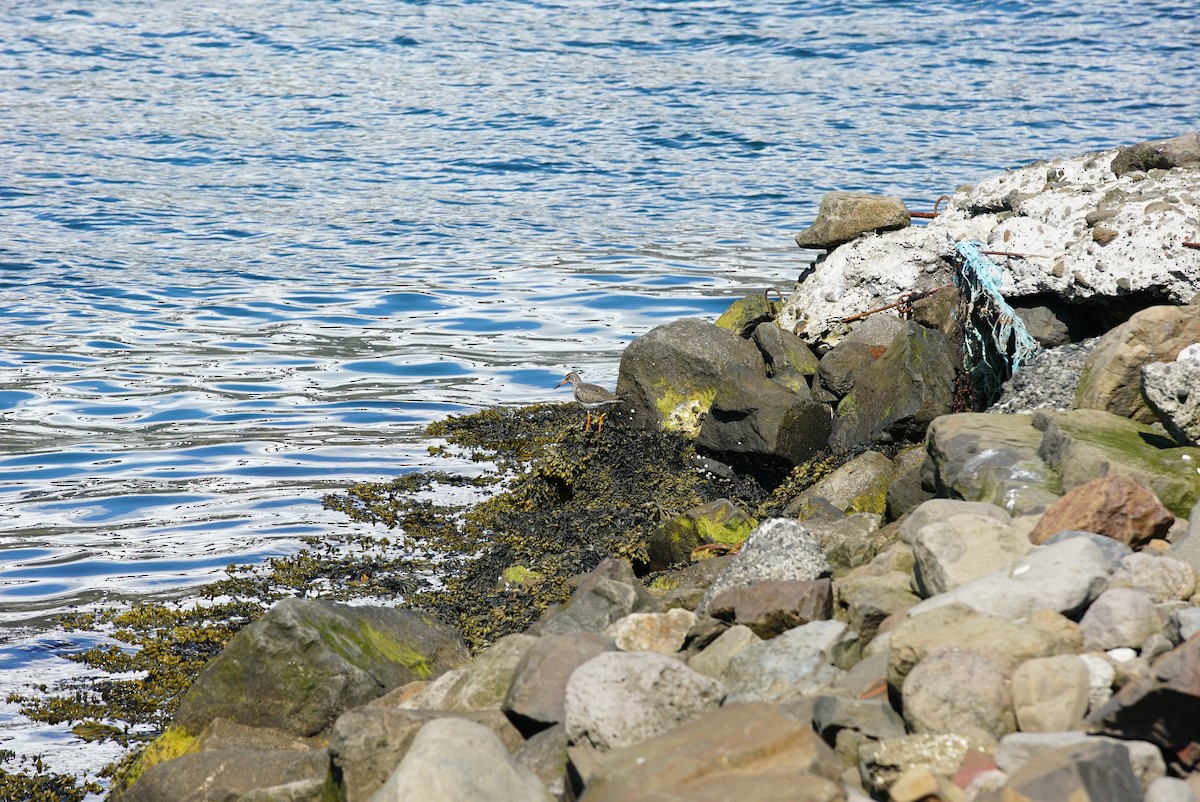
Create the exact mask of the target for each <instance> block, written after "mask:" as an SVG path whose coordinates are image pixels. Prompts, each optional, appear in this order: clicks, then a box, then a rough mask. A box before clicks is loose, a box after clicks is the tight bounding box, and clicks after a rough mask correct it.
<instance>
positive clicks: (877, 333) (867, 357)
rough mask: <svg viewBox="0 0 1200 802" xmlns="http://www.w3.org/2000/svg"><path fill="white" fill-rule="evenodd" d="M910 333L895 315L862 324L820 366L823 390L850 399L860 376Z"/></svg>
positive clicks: (868, 319) (825, 357)
mask: <svg viewBox="0 0 1200 802" xmlns="http://www.w3.org/2000/svg"><path fill="white" fill-rule="evenodd" d="M907 330H908V326H907V325H906V324H905V322H904V321H903V320H901V319H900V318H898V317H895V316H893V315H874V316H872V317H868V318H865V319H863V320H861V321H859V322H858V323H857V324H856V326H855V328H854V329H852V330H851V331H850V333H849V334H847V335H846V336H845V337H842V338H841V339H840V340H838V342H837V343H836V344H835V345H834V346H833V347H832V348H830V349H829V350H828V351H827V352H826V353H825V355H824V356H823V357H821V361H820V363H819V364H818V366H817V376H818V378H819V379H820V381H821V387H822V388H824V389H825V390H827V391H828V392H830V393H832V394H833V395H834V396H836V397H837V398H841V397H842V396H844V395H846V394H847V393H849V392H850V391H851V390H853V389H854V383H855V381H857V378H858V374H859V373H860V372H862V371H863V370H865V369H866V367H867V366H868V365H870V364H871V363H872V362H874V361H875V360H876V359H878V358H879V357H881V356H883V352H884V351H886V350H887V347H888V345H889V344H891V342H892V341H893V340H895V339H896V337H897V336H898V335H900V334H902V333H904V332H905V331H907Z"/></svg>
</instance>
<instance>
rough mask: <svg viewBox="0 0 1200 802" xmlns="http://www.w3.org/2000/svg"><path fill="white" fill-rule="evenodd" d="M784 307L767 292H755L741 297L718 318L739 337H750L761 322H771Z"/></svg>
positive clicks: (718, 321)
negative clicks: (768, 296) (769, 297)
mask: <svg viewBox="0 0 1200 802" xmlns="http://www.w3.org/2000/svg"><path fill="white" fill-rule="evenodd" d="M782 308H783V303H782V302H781V301H772V300H769V299H768V298H767V295H766V293H762V292H759V293H755V294H754V295H747V296H746V297H745V298H739V299H738V300H736V301H734V302H733V303H732V304H730V305H729V308H728V309H726V310H725V311H724V312H722V313H721V316H720V317H719V318H717V324H716V325H718V326H720V327H721V328H723V329H729V330H730V331H732V332H733V333H734V334H736V335H737V336H739V337H749V336H750V334H751V332H753V331H754V329H755V327H756V326H758V325H759V324H760V323H766V322H770V321H772V320H774V319H775V316H776V315H778V314H779V310H780V309H782Z"/></svg>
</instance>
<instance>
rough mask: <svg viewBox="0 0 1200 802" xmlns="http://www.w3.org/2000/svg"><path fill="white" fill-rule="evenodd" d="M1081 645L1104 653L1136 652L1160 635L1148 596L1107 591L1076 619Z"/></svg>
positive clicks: (1115, 590) (1119, 589)
mask: <svg viewBox="0 0 1200 802" xmlns="http://www.w3.org/2000/svg"><path fill="white" fill-rule="evenodd" d="M1079 628H1080V629H1081V630H1083V645H1084V648H1086V649H1088V650H1097V651H1101V652H1107V651H1108V650H1109V649H1117V648H1120V647H1122V646H1126V647H1129V648H1132V649H1140V648H1141V646H1142V644H1143V643H1145V642H1146V638H1148V637H1150V636H1151V635H1154V634H1156V633H1159V632H1161V631H1162V625H1161V624H1160V623H1159V620H1158V617H1157V616H1156V615H1155V613H1154V602H1153V601H1151V599H1150V596H1149V595H1148V594H1146V593H1143V592H1142V591H1140V590H1133V589H1132V588H1110V589H1108V590H1106V591H1104V592H1103V593H1101V594H1100V595H1099V596H1097V597H1096V600H1095V601H1094V602H1092V603H1091V605H1090V606H1089V607H1088V609H1087V612H1086V613H1084V614H1083V618H1081V619H1079Z"/></svg>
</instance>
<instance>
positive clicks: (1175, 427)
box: [1141, 345, 1200, 446]
mask: <svg viewBox="0 0 1200 802" xmlns="http://www.w3.org/2000/svg"><path fill="white" fill-rule="evenodd" d="M1141 378H1142V397H1143V398H1145V399H1146V405H1147V406H1148V407H1149V408H1150V411H1151V412H1153V413H1154V414H1155V416H1157V417H1158V420H1159V421H1160V422H1161V423H1162V425H1163V427H1164V428H1165V429H1166V430H1167V431H1168V432H1169V433H1170V434H1171V436H1172V437H1174V438H1175V440H1176V441H1177V442H1179V443H1181V444H1183V445H1189V446H1200V345H1189V346H1188V347H1187V348H1185V349H1183V350H1182V351H1180V352H1179V356H1178V357H1177V358H1176V360H1175V361H1174V362H1155V363H1152V364H1149V365H1143V366H1142V371H1141Z"/></svg>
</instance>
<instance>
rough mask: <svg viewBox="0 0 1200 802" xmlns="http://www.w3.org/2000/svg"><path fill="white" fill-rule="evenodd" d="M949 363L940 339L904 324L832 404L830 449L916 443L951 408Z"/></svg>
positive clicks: (947, 348)
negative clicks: (849, 387) (897, 442)
mask: <svg viewBox="0 0 1200 802" xmlns="http://www.w3.org/2000/svg"><path fill="white" fill-rule="evenodd" d="M955 362H956V359H955V354H954V350H953V349H952V348H951V347H950V344H949V342H948V341H947V340H946V338H945V336H943V335H942V334H941V333H940V332H938V331H935V330H933V329H927V328H925V327H924V326H921V325H919V324H917V323H912V322H909V323H908V324H907V325H906V327H905V330H903V331H902V332H900V333H899V334H897V335H896V337H895V338H894V339H892V341H891V342H890V343H888V346H887V349H886V350H885V351H884V352H883V354H882V355H880V357H879V358H878V359H876V360H873V361H872V362H871V363H870V364H868V365H866V366H865V367H864V368H863V370H862V371H861V372H859V374H858V375H857V377H856V379H855V382H854V389H852V390H851V391H850V392H849V393H847V394H846V395H845V396H843V398H842V400H841V401H840V402H838V405H837V414H836V416H835V418H834V422H833V434H832V435H831V436H830V440H829V444H830V446H831V447H832V448H833V449H834V450H835V451H846V450H848V449H851V448H853V447H854V446H856V445H860V444H863V443H872V442H877V441H878V442H892V441H894V440H914V441H915V440H920V439H922V438H923V437H924V436H925V430H926V428H927V427H928V426H929V424H930V422H931V421H933V419H934V418H936V417H938V416H939V415H945V414H946V413H948V412H950V410H951V407H952V406H953V403H954V370H955Z"/></svg>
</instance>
